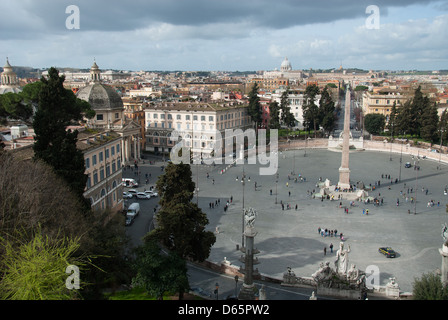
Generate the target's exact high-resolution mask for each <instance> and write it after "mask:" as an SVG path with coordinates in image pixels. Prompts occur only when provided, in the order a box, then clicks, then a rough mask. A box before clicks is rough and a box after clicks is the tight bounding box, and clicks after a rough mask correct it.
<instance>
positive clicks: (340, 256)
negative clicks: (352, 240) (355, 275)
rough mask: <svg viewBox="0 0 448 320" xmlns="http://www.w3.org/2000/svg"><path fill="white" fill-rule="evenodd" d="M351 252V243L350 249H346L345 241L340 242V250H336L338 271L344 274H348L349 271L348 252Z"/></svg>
mask: <svg viewBox="0 0 448 320" xmlns="http://www.w3.org/2000/svg"><path fill="white" fill-rule="evenodd" d="M349 252H350V245H349V246H348V249H344V243H343V242H341V243H339V250H338V251H337V252H336V261H335V262H334V264H335V266H336V272H337V273H339V274H342V275H346V274H347V271H348V253H349Z"/></svg>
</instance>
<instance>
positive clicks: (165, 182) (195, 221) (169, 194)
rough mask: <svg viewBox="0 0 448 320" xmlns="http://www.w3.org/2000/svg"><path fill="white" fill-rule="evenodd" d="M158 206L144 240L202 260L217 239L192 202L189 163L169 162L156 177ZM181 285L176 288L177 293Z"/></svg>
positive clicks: (204, 215)
mask: <svg viewBox="0 0 448 320" xmlns="http://www.w3.org/2000/svg"><path fill="white" fill-rule="evenodd" d="M156 185H157V189H158V190H159V196H160V201H159V204H160V205H161V209H160V210H159V212H158V213H157V216H156V219H157V222H158V227H157V228H156V229H154V230H153V231H152V232H150V233H149V234H148V235H147V236H146V237H145V242H148V241H160V243H161V244H162V245H163V246H164V247H165V248H167V249H168V250H170V251H172V252H174V253H176V254H177V255H178V256H179V257H181V258H182V259H191V260H193V261H199V262H202V261H204V260H205V259H207V257H208V256H209V255H210V250H211V247H212V246H213V244H214V243H215V241H216V237H215V235H214V234H213V232H210V231H205V227H206V225H208V223H209V221H208V218H207V215H206V214H205V213H204V212H202V210H201V208H199V207H198V205H197V204H195V203H193V202H192V201H191V200H192V199H193V191H194V189H195V184H194V183H193V181H192V174H191V168H190V165H189V164H184V163H180V164H174V163H170V164H168V166H167V167H166V169H165V173H164V174H163V175H161V176H160V177H159V179H158V180H157V184H156ZM182 290H183V288H179V295H180V297H181V296H182V295H183V291H182Z"/></svg>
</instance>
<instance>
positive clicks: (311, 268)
mask: <svg viewBox="0 0 448 320" xmlns="http://www.w3.org/2000/svg"><path fill="white" fill-rule="evenodd" d="M389 158H390V154H389V153H381V152H370V151H359V152H352V153H351V154H350V169H351V174H350V179H351V182H352V184H353V183H356V182H357V181H363V182H364V183H365V184H366V185H369V184H371V185H372V186H375V182H376V183H377V185H378V181H379V182H380V184H379V186H377V187H376V189H375V190H374V191H370V192H369V195H371V196H373V197H380V198H383V201H384V202H383V204H382V205H380V206H374V205H373V204H372V203H370V204H364V203H362V202H356V203H355V206H353V207H350V206H349V201H348V200H342V205H343V207H348V208H349V211H348V214H347V213H346V212H345V211H344V209H343V208H340V207H339V200H334V201H330V200H323V201H321V200H320V199H313V198H312V197H310V196H309V195H308V193H311V192H312V190H313V189H315V190H316V192H318V188H317V187H316V183H318V181H319V178H322V180H323V181H325V179H329V180H330V181H331V182H332V183H334V184H337V182H338V177H339V173H338V169H339V167H340V163H341V153H339V152H334V151H329V150H322V149H312V150H310V149H308V150H307V152H306V157H305V156H304V150H295V151H286V152H282V153H280V154H279V170H278V183H277V184H276V176H275V175H274V176H260V175H259V167H260V165H258V164H257V165H249V164H247V163H246V164H245V165H244V172H245V174H246V178H247V180H246V183H245V185H244V186H243V184H242V183H241V177H242V174H243V165H237V166H235V167H232V168H230V169H228V170H226V172H225V173H223V174H220V172H221V170H222V169H223V168H225V167H226V166H225V165H216V166H198V167H196V166H193V167H192V172H193V179H194V181H195V182H196V181H197V182H198V185H199V205H200V206H201V208H202V209H203V210H204V212H206V213H207V215H208V217H209V220H210V224H209V230H211V231H214V232H215V231H216V227H218V228H219V233H218V234H216V236H217V241H216V243H215V245H214V246H213V248H212V251H211V254H210V258H209V260H211V261H214V262H217V263H219V262H221V261H222V260H224V257H226V258H227V260H229V261H230V262H231V263H232V264H233V265H236V266H240V265H242V263H241V262H240V261H239V260H238V259H239V258H240V256H241V252H240V251H237V250H236V246H237V245H241V241H242V236H241V232H242V208H243V194H244V206H245V207H253V208H254V209H256V210H257V212H258V217H257V220H256V222H255V228H256V229H257V230H258V235H257V236H256V237H255V247H256V248H257V249H259V250H260V254H258V255H257V257H258V259H259V261H260V264H259V265H257V266H256V267H258V269H259V271H260V272H261V273H262V274H265V275H269V276H273V277H277V278H280V279H281V278H282V274H283V272H285V271H286V268H287V267H291V268H292V269H293V270H294V272H295V273H296V275H298V276H311V274H312V273H313V272H315V271H316V270H317V268H318V266H319V263H320V262H322V261H330V262H331V264H332V265H333V262H334V259H335V252H336V251H337V249H338V247H339V242H340V240H339V238H338V237H322V236H321V235H319V234H318V228H319V227H320V228H323V229H325V228H327V229H330V230H334V229H337V231H338V234H339V233H343V234H344V237H345V239H346V240H345V244H346V246H347V244H348V245H350V247H351V252H350V254H349V263H350V264H352V263H353V264H355V265H356V266H357V267H358V268H359V269H361V270H365V269H366V267H367V266H369V265H376V266H377V267H378V268H379V270H380V281H381V283H380V285H385V284H386V283H387V282H388V279H389V277H392V276H394V277H396V279H397V283H398V284H399V286H400V289H401V291H404V292H410V291H412V283H413V281H414V279H415V277H421V275H422V274H423V273H426V272H432V271H435V270H436V269H440V267H441V261H442V260H441V256H440V254H439V252H438V249H439V248H441V246H442V243H443V241H442V237H441V230H442V224H443V223H445V222H448V214H447V213H446V212H445V206H446V203H447V200H448V197H447V196H445V195H444V193H443V189H444V188H445V186H446V184H448V167H447V166H446V165H442V167H441V169H439V168H438V167H439V163H438V162H437V161H432V160H429V159H420V161H419V164H420V168H421V170H419V171H416V170H414V169H413V167H412V168H405V167H404V164H405V163H406V162H408V161H409V162H411V163H413V159H412V158H411V156H410V155H408V154H403V159H402V165H401V182H399V183H395V179H398V178H399V175H400V154H393V155H392V161H390V159H389ZM293 171H294V173H295V176H293V175H291V172H293ZM207 174H208V177H207ZM299 174H300V175H301V177H304V178H306V181H304V182H300V180H298V182H295V181H294V177H297V176H298V175H299ZM288 175H290V179H288ZM381 175H383V178H382V176H381ZM386 175H390V179H387V178H385V176H386ZM237 177H238V181H237ZM249 178H250V181H249ZM196 179H197V180H196ZM391 180H392V181H393V182H392V183H391ZM255 183H256V184H257V188H256V190H255ZM408 188H409V193H408ZM411 188H412V192H411ZM271 190H272V195H271ZM276 190H277V195H276ZM426 190H428V191H426ZM276 197H277V204H276V203H275V201H276ZM406 197H408V201H406ZM411 197H413V198H415V197H417V205H416V211H417V214H416V215H414V204H413V203H411V201H410V199H411ZM231 198H232V203H231V204H230V206H229V208H228V210H227V211H224V206H225V203H226V201H227V200H230V199H231ZM218 199H220V205H218V206H216V205H215V206H214V208H211V206H210V204H211V203H212V202H213V203H215V202H216V200H218ZM397 199H398V200H399V205H398V206H397ZM431 200H433V202H434V204H435V205H434V206H430V207H428V202H429V201H431ZM194 201H196V198H195V199H194ZM280 202H282V203H283V204H284V205H285V208H284V210H282V207H281V205H280ZM439 202H440V205H437V204H438V203H439ZM288 204H289V205H290V207H291V209H289V210H288V209H287V205H288ZM296 205H297V210H296ZM363 209H366V210H367V209H368V210H369V214H368V215H365V214H363ZM408 210H409V211H410V212H411V214H409V213H408V212H409V211H408ZM330 243H332V244H333V246H334V249H333V253H331V252H330V248H329V245H330ZM382 246H390V247H392V248H393V249H395V250H396V251H397V257H396V258H392V259H388V258H386V257H385V256H382V255H381V254H379V253H378V248H379V247H382ZM324 248H326V255H324Z"/></svg>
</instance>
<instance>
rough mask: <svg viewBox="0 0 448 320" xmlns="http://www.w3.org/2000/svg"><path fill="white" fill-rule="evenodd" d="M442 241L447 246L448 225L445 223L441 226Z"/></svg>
mask: <svg viewBox="0 0 448 320" xmlns="http://www.w3.org/2000/svg"><path fill="white" fill-rule="evenodd" d="M442 239H443V241H444V242H445V243H447V244H448V225H447V224H446V223H445V224H443V225H442Z"/></svg>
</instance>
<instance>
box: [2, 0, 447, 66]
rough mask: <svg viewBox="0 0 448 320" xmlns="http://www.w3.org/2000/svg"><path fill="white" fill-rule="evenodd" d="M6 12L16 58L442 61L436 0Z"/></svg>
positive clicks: (13, 6) (64, 5)
mask: <svg viewBox="0 0 448 320" xmlns="http://www.w3.org/2000/svg"><path fill="white" fill-rule="evenodd" d="M73 5H74V6H76V8H77V9H79V16H74V14H76V12H74V11H70V10H68V8H69V7H70V6H73ZM371 5H374V6H376V8H377V9H378V10H377V11H371V10H370V9H368V7H369V6H371ZM2 12H3V17H2V19H1V21H0V30H2V32H0V56H3V57H4V58H3V59H6V57H9V59H10V62H11V64H12V65H15V66H31V67H36V68H49V67H51V66H56V67H61V68H62V67H73V68H89V67H90V65H91V64H92V62H93V60H94V59H96V61H97V62H98V64H99V66H100V68H101V69H118V70H132V71H139V70H164V71H257V70H274V69H278V68H279V67H280V64H281V62H282V60H283V59H284V58H285V57H288V59H289V60H290V61H291V63H292V67H293V69H296V70H307V69H310V68H312V69H331V68H338V67H339V66H341V65H342V66H343V67H347V68H359V69H364V70H446V69H448V68H447V65H448V64H447V61H448V44H447V43H446V41H444V39H446V38H448V35H447V33H448V31H447V30H448V4H447V3H446V2H444V1H439V0H426V1H416V0H411V1H403V0H393V1H383V0H381V1H376V2H375V3H371V2H370V1H364V0H363V1H348V0H344V1H338V2H335V1H328V0H327V1H324V0H316V1H313V2H311V3H310V2H308V1H297V0H296V1H287V0H284V1H280V2H273V1H268V0H254V1H244V2H236V1H234V0H231V1H221V0H220V1H205V0H189V1H179V0H169V1H163V2H160V3H159V2H156V1H133V2H132V3H129V4H124V3H122V2H120V3H119V2H118V1H107V2H106V1H102V0H96V1H94V2H91V1H90V2H89V1H85V0H79V1H67V0H64V1H54V0H44V1H27V2H18V1H11V0H5V1H2ZM77 18H79V20H78V22H79V26H78V27H79V29H78V28H77V27H76V26H75V27H74V28H71V29H70V28H69V27H68V25H67V24H68V23H71V22H73V23H74V22H76V19H77ZM368 22H374V23H375V24H376V25H373V27H372V25H370V26H369V25H368Z"/></svg>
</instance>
